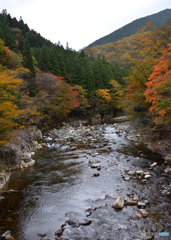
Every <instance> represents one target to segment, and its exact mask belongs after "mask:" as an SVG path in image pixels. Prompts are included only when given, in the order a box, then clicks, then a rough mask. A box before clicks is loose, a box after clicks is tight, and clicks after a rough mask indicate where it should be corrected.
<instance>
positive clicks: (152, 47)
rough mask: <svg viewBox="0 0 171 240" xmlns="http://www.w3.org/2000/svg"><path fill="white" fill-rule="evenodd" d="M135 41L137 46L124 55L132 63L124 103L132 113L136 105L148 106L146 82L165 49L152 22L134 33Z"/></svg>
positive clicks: (125, 59) (128, 62)
mask: <svg viewBox="0 0 171 240" xmlns="http://www.w3.org/2000/svg"><path fill="white" fill-rule="evenodd" d="M146 30H148V31H146ZM134 42H135V45H136V47H135V48H133V50H132V52H131V53H126V54H124V55H123V61H124V62H125V63H126V64H130V68H129V76H128V77H125V78H124V80H125V81H126V82H127V83H128V85H127V87H126V89H127V91H126V98H125V99H124V105H125V110H126V111H128V112H129V114H132V115H134V111H133V109H135V108H134V107H135V106H137V105H142V106H144V107H148V104H147V103H146V99H145V96H144V91H145V90H146V89H147V86H146V82H147V81H148V78H149V77H150V75H151V73H152V70H153V69H152V67H153V65H154V60H155V59H157V58H158V57H159V56H160V53H161V51H162V50H164V48H163V46H162V45H161V44H160V39H159V38H158V37H157V34H156V32H155V28H154V27H153V26H152V24H151V22H148V23H147V24H146V26H145V27H144V28H142V30H141V31H140V32H137V34H135V35H134Z"/></svg>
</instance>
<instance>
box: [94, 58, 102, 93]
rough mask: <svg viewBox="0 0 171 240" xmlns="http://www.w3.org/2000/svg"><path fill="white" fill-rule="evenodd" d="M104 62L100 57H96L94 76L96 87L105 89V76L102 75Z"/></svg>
mask: <svg viewBox="0 0 171 240" xmlns="http://www.w3.org/2000/svg"><path fill="white" fill-rule="evenodd" d="M101 70H102V63H101V61H100V59H99V58H97V59H96V61H95V64H94V67H93V71H94V77H95V84H96V89H103V88H104V84H103V76H102V71H101Z"/></svg>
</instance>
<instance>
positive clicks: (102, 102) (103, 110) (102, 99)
mask: <svg viewBox="0 0 171 240" xmlns="http://www.w3.org/2000/svg"><path fill="white" fill-rule="evenodd" d="M109 91H110V90H108V89H98V90H96V91H95V98H96V101H97V107H98V111H99V113H100V115H101V118H103V117H104V116H105V115H106V114H107V113H108V112H109V109H110V101H111V97H110V93H109Z"/></svg>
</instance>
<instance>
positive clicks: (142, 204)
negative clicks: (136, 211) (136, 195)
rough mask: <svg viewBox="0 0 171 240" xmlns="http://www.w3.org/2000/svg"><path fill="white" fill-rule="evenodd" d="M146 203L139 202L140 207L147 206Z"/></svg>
mask: <svg viewBox="0 0 171 240" xmlns="http://www.w3.org/2000/svg"><path fill="white" fill-rule="evenodd" d="M145 205H146V204H145V203H144V202H138V207H145Z"/></svg>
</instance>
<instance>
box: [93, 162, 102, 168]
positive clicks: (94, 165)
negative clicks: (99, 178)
mask: <svg viewBox="0 0 171 240" xmlns="http://www.w3.org/2000/svg"><path fill="white" fill-rule="evenodd" d="M98 167H101V166H100V165H99V164H97V163H92V164H91V168H98Z"/></svg>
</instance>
